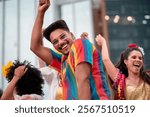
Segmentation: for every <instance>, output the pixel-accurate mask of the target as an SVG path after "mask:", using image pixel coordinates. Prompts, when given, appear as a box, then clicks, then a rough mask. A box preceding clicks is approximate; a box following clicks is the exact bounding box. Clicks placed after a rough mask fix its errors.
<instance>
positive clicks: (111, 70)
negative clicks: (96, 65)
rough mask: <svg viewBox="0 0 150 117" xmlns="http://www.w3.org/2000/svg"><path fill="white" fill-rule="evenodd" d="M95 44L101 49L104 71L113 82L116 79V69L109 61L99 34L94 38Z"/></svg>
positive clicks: (103, 41) (103, 40)
mask: <svg viewBox="0 0 150 117" xmlns="http://www.w3.org/2000/svg"><path fill="white" fill-rule="evenodd" d="M96 42H97V44H98V45H99V46H100V47H101V54H102V60H103V63H104V65H105V68H106V71H107V73H108V75H109V76H110V78H111V79H112V80H113V81H114V80H115V77H116V68H115V66H114V64H113V63H112V62H111V60H110V57H109V53H108V48H107V44H106V40H105V39H104V38H103V37H102V36H101V35H100V34H99V35H97V37H96Z"/></svg>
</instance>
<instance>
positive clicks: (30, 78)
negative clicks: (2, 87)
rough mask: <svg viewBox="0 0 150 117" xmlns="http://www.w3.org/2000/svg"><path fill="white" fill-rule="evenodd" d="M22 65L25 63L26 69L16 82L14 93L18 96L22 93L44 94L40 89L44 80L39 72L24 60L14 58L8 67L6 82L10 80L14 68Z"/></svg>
mask: <svg viewBox="0 0 150 117" xmlns="http://www.w3.org/2000/svg"><path fill="white" fill-rule="evenodd" d="M22 65H25V66H26V68H28V70H27V71H26V73H25V74H24V75H23V76H22V78H20V79H19V80H18V82H17V84H16V93H17V94H18V95H20V96H21V95H24V94H38V95H41V96H42V95H44V93H43V90H42V88H43V84H44V80H43V78H42V74H41V72H40V71H39V70H38V69H37V68H35V67H34V66H33V65H31V64H30V62H28V61H26V60H25V61H24V62H20V61H18V60H15V62H14V63H13V66H11V67H10V71H9V73H8V74H7V75H6V79H7V80H8V82H10V81H11V80H12V78H13V76H14V71H15V69H16V68H17V67H19V66H22Z"/></svg>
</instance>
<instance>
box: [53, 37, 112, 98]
mask: <svg viewBox="0 0 150 117" xmlns="http://www.w3.org/2000/svg"><path fill="white" fill-rule="evenodd" d="M50 51H51V53H52V56H53V61H52V63H51V66H52V67H54V68H55V69H56V70H58V71H59V72H61V75H62V76H61V77H62V83H63V99H65V100H72V99H78V93H77V90H78V89H77V81H76V78H75V68H76V66H77V65H78V64H79V63H81V62H87V63H89V64H90V65H91V73H90V90H91V100H99V99H101V100H105V99H109V98H110V91H109V88H108V85H107V82H106V76H105V72H104V69H103V63H102V58H101V55H100V53H99V51H98V50H97V49H96V47H95V46H94V45H93V44H91V43H90V42H89V40H87V39H77V40H75V41H74V43H73V44H72V46H71V50H70V52H69V54H68V56H65V55H61V54H58V53H56V52H54V51H53V50H50Z"/></svg>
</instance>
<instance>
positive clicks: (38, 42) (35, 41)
mask: <svg viewBox="0 0 150 117" xmlns="http://www.w3.org/2000/svg"><path fill="white" fill-rule="evenodd" d="M39 1H40V2H39V6H38V13H37V17H36V20H35V23H34V26H33V30H32V35H31V45H30V48H31V50H32V51H33V52H34V53H35V54H36V55H37V56H38V57H40V58H41V59H42V60H43V61H45V62H46V63H48V64H49V63H50V62H51V60H52V55H51V53H50V50H49V48H46V47H44V46H43V45H42V39H43V35H42V26H43V20H44V15H45V12H46V10H47V9H48V7H49V5H50V0H39Z"/></svg>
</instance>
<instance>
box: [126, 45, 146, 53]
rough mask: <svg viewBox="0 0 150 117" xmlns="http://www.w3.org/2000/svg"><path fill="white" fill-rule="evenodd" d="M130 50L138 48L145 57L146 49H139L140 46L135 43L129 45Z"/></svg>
mask: <svg viewBox="0 0 150 117" xmlns="http://www.w3.org/2000/svg"><path fill="white" fill-rule="evenodd" d="M128 48H138V49H139V50H140V51H141V52H142V54H143V56H144V55H145V53H144V49H143V48H142V47H139V46H138V45H137V44H135V43H133V44H128Z"/></svg>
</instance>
